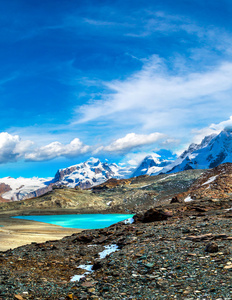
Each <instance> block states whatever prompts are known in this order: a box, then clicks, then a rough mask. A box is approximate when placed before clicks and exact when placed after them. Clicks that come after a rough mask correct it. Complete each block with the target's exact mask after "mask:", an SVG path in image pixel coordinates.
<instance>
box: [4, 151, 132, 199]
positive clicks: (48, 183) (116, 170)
mask: <svg viewBox="0 0 232 300" xmlns="http://www.w3.org/2000/svg"><path fill="white" fill-rule="evenodd" d="M133 170H134V168H128V167H121V166H118V165H117V164H115V163H113V164H108V163H107V162H104V163H102V162H101V161H100V160H99V159H97V158H93V157H92V158H90V159H89V160H88V161H86V162H84V163H80V164H77V165H74V166H71V167H68V168H65V169H60V170H58V171H57V173H56V175H55V177H54V178H49V179H44V178H37V177H33V178H23V177H19V178H17V179H15V178H12V177H5V178H1V179H0V199H1V200H2V201H4V200H11V201H15V200H23V199H29V198H32V197H37V196H41V195H43V194H45V193H47V192H49V191H51V190H52V188H53V186H54V185H55V186H67V187H70V188H74V187H76V186H79V187H80V188H81V189H86V188H90V187H92V186H94V185H98V184H101V183H103V182H105V181H106V180H108V179H110V178H117V179H120V178H128V177H130V175H131V174H132V172H133Z"/></svg>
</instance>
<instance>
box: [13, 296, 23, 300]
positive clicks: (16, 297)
mask: <svg viewBox="0 0 232 300" xmlns="http://www.w3.org/2000/svg"><path fill="white" fill-rule="evenodd" d="M14 299H17V300H24V298H23V297H22V296H20V295H14Z"/></svg>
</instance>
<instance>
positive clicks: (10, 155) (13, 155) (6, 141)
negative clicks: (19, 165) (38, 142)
mask: <svg viewBox="0 0 232 300" xmlns="http://www.w3.org/2000/svg"><path fill="white" fill-rule="evenodd" d="M33 144H34V143H33V142H32V141H22V140H21V139H20V137H19V136H18V135H11V134H9V133H7V132H1V133H0V163H7V162H11V161H16V160H17V159H19V158H22V157H23V156H24V154H25V153H26V152H27V151H28V150H29V149H30V148H31V146H32V145H33Z"/></svg>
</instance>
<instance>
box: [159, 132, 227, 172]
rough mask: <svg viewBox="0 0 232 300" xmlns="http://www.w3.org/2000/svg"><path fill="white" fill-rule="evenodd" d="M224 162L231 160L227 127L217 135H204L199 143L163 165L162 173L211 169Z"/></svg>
mask: <svg viewBox="0 0 232 300" xmlns="http://www.w3.org/2000/svg"><path fill="white" fill-rule="evenodd" d="M226 162H232V130H231V129H229V128H227V129H224V130H223V131H221V132H220V133H219V134H218V135H210V136H207V137H205V138H204V139H203V140H202V142H201V143H200V144H199V145H196V144H192V145H190V147H189V149H188V150H187V151H185V152H184V153H182V155H181V156H180V157H179V158H178V159H177V160H176V161H175V162H174V163H173V164H170V165H168V166H167V167H165V168H164V169H163V170H162V172H163V173H173V172H180V171H183V170H188V169H211V168H214V167H217V166H218V165H220V164H222V163H226Z"/></svg>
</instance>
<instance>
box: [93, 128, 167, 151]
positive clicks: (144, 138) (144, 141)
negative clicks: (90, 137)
mask: <svg viewBox="0 0 232 300" xmlns="http://www.w3.org/2000/svg"><path fill="white" fill-rule="evenodd" d="M164 137H165V135H164V134H162V133H159V132H155V133H150V134H147V135H146V134H136V133H128V134H127V135H126V136H124V137H123V138H120V139H117V140H115V141H114V142H112V143H111V144H110V145H108V146H105V147H103V146H102V147H99V148H98V149H97V150H96V151H95V152H96V153H98V152H111V153H112V152H116V153H123V152H128V151H130V150H131V149H133V148H137V147H140V146H145V145H151V144H153V143H155V142H157V141H158V140H160V139H162V138H164Z"/></svg>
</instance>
